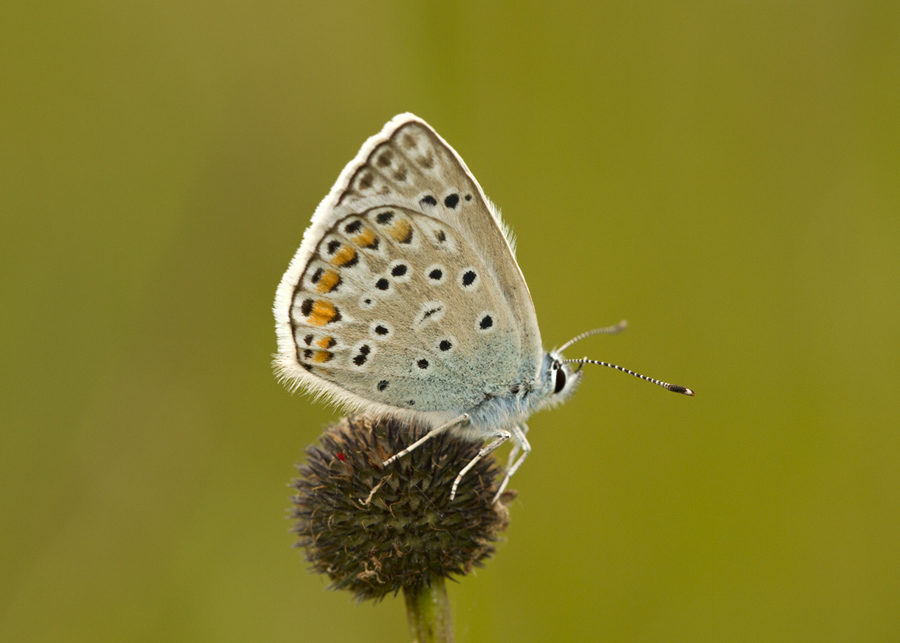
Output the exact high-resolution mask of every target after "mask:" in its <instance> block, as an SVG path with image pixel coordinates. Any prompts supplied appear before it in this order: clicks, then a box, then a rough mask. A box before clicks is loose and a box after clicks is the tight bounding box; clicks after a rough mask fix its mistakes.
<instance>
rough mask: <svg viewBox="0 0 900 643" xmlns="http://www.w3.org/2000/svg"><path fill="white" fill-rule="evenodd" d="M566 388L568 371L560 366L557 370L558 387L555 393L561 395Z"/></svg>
mask: <svg viewBox="0 0 900 643" xmlns="http://www.w3.org/2000/svg"><path fill="white" fill-rule="evenodd" d="M564 388H566V369H564V368H563V367H562V366H560V367H558V368H557V369H556V386H555V387H554V389H553V393H554V394H555V393H559V392H560V391H562V390H563V389H564Z"/></svg>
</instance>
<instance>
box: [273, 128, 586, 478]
mask: <svg viewBox="0 0 900 643" xmlns="http://www.w3.org/2000/svg"><path fill="white" fill-rule="evenodd" d="M274 313H275V319H276V332H277V336H278V354H277V355H276V358H275V366H276V370H277V371H278V373H279V375H280V377H281V378H282V379H283V380H285V381H287V382H289V383H290V385H291V386H292V387H294V388H296V387H301V386H302V387H303V388H305V389H306V390H308V391H310V392H312V393H313V394H317V395H320V396H323V397H325V398H327V399H328V400H329V401H332V402H335V403H338V404H340V405H342V406H344V407H348V408H350V409H352V410H355V411H362V412H365V413H368V414H370V415H393V416H398V417H401V418H408V419H414V420H418V421H422V422H425V423H427V424H429V425H430V426H432V427H433V429H432V432H431V433H429V434H428V436H426V438H424V439H423V440H420V441H419V442H417V443H415V444H413V445H411V446H410V447H409V449H407V450H406V451H404V452H401V453H400V454H396V455H395V456H394V457H395V458H396V457H400V456H402V455H403V454H404V453H406V452H407V451H408V450H410V449H412V448H416V447H417V446H418V445H419V444H420V443H422V442H424V441H426V440H427V439H428V438H429V437H431V436H432V435H434V434H436V433H438V432H441V431H450V432H452V433H454V434H456V435H458V436H459V437H461V438H464V439H468V440H473V441H478V440H481V441H485V440H491V442H490V443H489V444H488V445H487V446H485V448H484V449H482V453H481V454H480V455H479V457H482V456H483V455H486V454H487V453H489V452H490V451H491V450H493V449H494V448H496V447H497V446H499V445H500V444H502V443H503V442H505V441H506V440H509V439H511V438H512V439H513V440H514V443H515V447H514V450H513V451H514V453H513V455H515V454H517V453H518V452H519V450H522V451H523V454H522V456H520V458H519V460H517V461H516V462H513V459H512V458H511V459H510V466H509V467H508V470H507V475H506V478H505V479H504V482H503V485H501V489H502V487H503V486H505V484H506V481H507V480H508V477H509V476H510V475H512V472H514V471H515V469H516V468H517V467H518V465H519V464H521V460H522V459H523V458H524V456H525V455H527V453H528V451H529V450H530V446H529V444H528V441H527V439H526V438H525V432H526V431H527V427H525V425H524V422H525V420H526V419H527V418H528V416H529V415H531V413H533V412H534V411H536V410H538V409H540V408H542V407H544V406H547V405H549V404H554V403H558V402H561V401H563V400H564V399H566V398H567V397H568V396H569V395H570V394H571V393H572V392H573V391H574V388H575V385H576V384H577V382H578V380H579V379H580V373H578V371H577V369H574V367H571V366H570V365H569V364H566V363H564V362H563V360H562V356H561V355H560V354H559V353H557V352H547V351H544V350H543V349H542V347H541V339H540V331H539V329H538V324H537V317H536V315H535V311H534V305H533V303H532V300H531V295H530V293H529V291H528V287H527V285H526V284H525V279H524V277H523V276H522V272H521V271H520V269H519V266H518V264H517V262H516V259H515V255H514V250H513V243H512V240H511V235H510V234H509V232H508V231H507V229H506V228H505V226H504V225H503V223H502V221H501V219H500V214H499V212H498V211H497V210H496V208H494V206H493V205H492V204H491V202H490V201H489V200H488V199H487V197H486V196H485V195H484V192H483V191H482V189H481V186H480V185H479V184H478V182H477V181H476V180H475V178H474V177H473V176H472V174H471V172H469V170H468V168H467V167H466V165H465V163H464V162H463V161H462V159H461V158H460V157H459V155H458V154H457V153H456V152H455V151H454V150H453V148H451V147H450V145H448V144H447V143H446V142H445V141H444V140H443V139H442V138H441V137H440V136H438V134H437V133H436V132H435V131H434V130H433V129H432V128H431V127H429V126H428V125H427V124H426V123H425V122H424V121H422V120H421V119H419V118H418V117H416V116H413V115H412V114H400V115H399V116H396V117H395V118H393V119H392V120H391V121H390V122H388V123H387V124H386V125H385V127H384V129H383V130H382V131H381V132H380V133H379V134H377V135H375V136H373V137H371V138H370V139H369V140H368V141H366V143H365V144H364V145H363V146H362V148H361V149H360V151H359V153H358V154H357V156H356V157H355V158H354V159H353V161H351V162H350V163H349V164H348V165H347V166H346V167H345V168H344V170H343V172H342V173H341V175H340V177H339V178H338V180H337V182H336V183H335V185H334V187H333V188H332V189H331V191H330V192H329V194H328V195H327V196H326V197H325V199H324V200H323V201H322V202H321V203H320V205H319V207H318V208H317V209H316V211H315V213H314V215H313V218H312V223H311V225H310V226H309V227H308V228H307V230H306V232H305V233H304V235H303V241H302V243H301V245H300V248H299V249H298V250H297V253H296V254H295V256H294V258H293V260H292V262H291V264H290V266H289V268H288V270H287V272H286V273H285V274H284V277H283V278H282V281H281V283H280V285H279V287H278V291H277V294H276V298H275V305H274ZM579 368H580V367H579ZM392 459H393V458H392ZM467 470H468V467H466V468H465V469H463V471H462V472H461V473H460V476H459V477H458V478H457V481H456V483H457V484H458V483H459V480H460V479H461V478H462V476H463V474H464V473H465V472H466V471H467ZM455 491H456V485H454V489H453V492H454V493H455Z"/></svg>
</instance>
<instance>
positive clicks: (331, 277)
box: [316, 270, 341, 293]
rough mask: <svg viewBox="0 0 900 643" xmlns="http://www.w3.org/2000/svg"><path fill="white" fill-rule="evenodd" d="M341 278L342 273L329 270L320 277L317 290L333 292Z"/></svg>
mask: <svg viewBox="0 0 900 643" xmlns="http://www.w3.org/2000/svg"><path fill="white" fill-rule="evenodd" d="M340 280H341V277H340V275H338V273H336V272H335V271H334V270H329V271H328V272H326V273H325V274H324V275H322V276H321V277H319V281H318V283H317V284H316V290H318V291H319V292H322V293H325V292H331V291H332V290H334V287H335V286H337V285H338V282H339V281H340Z"/></svg>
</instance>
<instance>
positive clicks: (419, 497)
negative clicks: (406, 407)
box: [292, 416, 516, 600]
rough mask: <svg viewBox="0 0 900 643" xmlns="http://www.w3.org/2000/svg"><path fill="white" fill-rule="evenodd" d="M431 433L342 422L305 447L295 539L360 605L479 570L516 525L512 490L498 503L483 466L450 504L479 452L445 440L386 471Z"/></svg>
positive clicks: (493, 478) (495, 470)
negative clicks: (466, 468) (512, 518)
mask: <svg viewBox="0 0 900 643" xmlns="http://www.w3.org/2000/svg"><path fill="white" fill-rule="evenodd" d="M426 431H427V427H423V426H417V425H413V424H409V423H405V422H401V421H399V420H396V419H379V420H371V419H366V418H363V417H359V416H349V417H346V418H343V419H342V420H341V421H340V422H338V423H337V424H333V425H332V426H330V427H329V428H328V429H327V430H326V431H325V433H324V434H323V435H322V436H321V438H320V440H319V442H320V444H319V445H318V446H316V445H314V446H310V447H308V448H307V449H306V454H307V461H306V463H304V464H302V465H299V467H298V469H299V472H300V477H299V478H297V479H296V480H294V481H293V485H292V486H293V487H294V489H295V490H296V492H297V493H296V495H294V496H293V498H292V500H293V503H294V510H293V513H292V518H293V520H294V527H293V529H292V531H293V532H294V533H296V534H297V543H296V546H298V547H302V548H303V549H305V550H306V557H307V559H308V560H309V562H310V563H311V564H312V567H313V569H314V570H315V571H317V572H319V573H322V574H326V575H327V576H328V577H329V578H330V579H331V581H332V582H331V588H333V589H347V590H350V591H352V592H353V593H354V595H355V596H356V597H357V598H358V599H359V600H364V599H367V598H373V599H380V598H383V597H384V596H385V595H387V594H388V593H391V592H393V593H395V594H396V593H397V592H398V591H399V590H401V589H403V590H407V591H410V592H414V593H416V592H418V590H419V589H421V588H422V587H423V586H425V585H428V584H430V581H431V579H432V578H433V577H439V576H440V577H447V576H450V575H465V574H467V573H469V571H471V569H472V568H473V567H474V566H481V565H482V564H483V561H484V560H485V559H487V558H488V557H489V556H490V555H491V554H492V553H493V552H494V547H493V544H492V543H494V542H495V541H496V540H497V538H498V535H499V533H500V532H501V531H503V530H505V529H506V527H507V526H508V525H509V510H508V508H507V507H508V504H509V503H510V502H512V500H513V498H515V495H516V494H515V492H514V491H507V492H506V493H504V494H503V495H502V496H501V498H500V501H499V502H497V503H493V502H492V500H493V497H494V494H495V493H496V491H497V487H496V484H497V478H498V476H499V474H500V469H499V467H498V466H497V464H496V461H495V460H494V459H493V458H492V457H488V458H484V459H482V460H481V461H480V462H478V463H477V464H476V465H475V466H474V467H473V468H472V470H471V471H470V472H469V473H467V474H466V477H465V478H463V481H462V483H461V484H460V487H459V490H458V491H457V495H456V498H454V500H453V501H451V500H450V489H451V485H452V484H453V480H454V478H456V476H457V474H458V473H459V472H460V470H461V469H462V468H463V467H464V466H465V465H466V464H467V463H468V462H469V461H470V460H471V459H472V458H474V457H475V455H476V454H477V453H478V449H479V448H480V445H478V444H475V443H471V442H465V441H462V440H460V439H458V438H455V437H453V436H450V435H440V436H438V437H436V438H434V439H433V440H431V441H430V442H428V443H427V444H425V445H423V446H422V447H420V448H419V449H416V450H415V451H413V452H412V453H410V454H408V455H406V456H404V457H402V458H400V459H399V460H397V461H395V462H392V463H391V464H389V465H388V466H386V467H382V465H381V463H382V462H384V461H385V460H386V459H387V458H389V457H390V456H391V455H393V454H395V453H397V452H398V451H401V450H402V449H403V448H404V447H405V446H407V445H409V444H411V443H412V442H413V441H415V440H416V439H417V438H419V437H422V436H423V435H424V434H425V432H426Z"/></svg>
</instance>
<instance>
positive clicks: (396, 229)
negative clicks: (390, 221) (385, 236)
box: [390, 219, 412, 243]
mask: <svg viewBox="0 0 900 643" xmlns="http://www.w3.org/2000/svg"><path fill="white" fill-rule="evenodd" d="M390 235H391V236H392V237H393V238H394V240H395V241H399V242H400V243H409V240H410V238H411V237H412V226H411V225H409V221H405V220H403V219H397V222H396V223H395V224H394V225H393V226H392V227H391V231H390Z"/></svg>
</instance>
